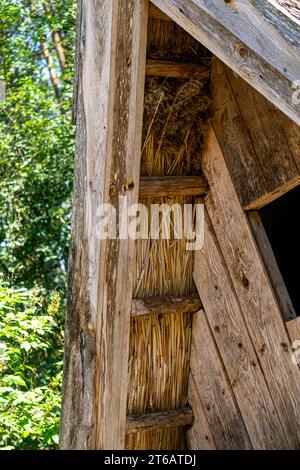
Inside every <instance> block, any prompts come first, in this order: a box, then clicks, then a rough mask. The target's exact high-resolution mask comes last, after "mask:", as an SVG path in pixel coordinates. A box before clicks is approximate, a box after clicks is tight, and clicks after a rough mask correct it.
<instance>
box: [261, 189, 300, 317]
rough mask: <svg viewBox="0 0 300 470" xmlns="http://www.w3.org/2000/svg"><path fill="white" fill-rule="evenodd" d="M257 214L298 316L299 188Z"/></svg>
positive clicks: (299, 269) (299, 291) (299, 303)
mask: <svg viewBox="0 0 300 470" xmlns="http://www.w3.org/2000/svg"><path fill="white" fill-rule="evenodd" d="M259 212H260V216H261V219H262V222H263V224H264V227H265V230H266V232H267V235H268V237H269V240H270V243H271V246H272V248H273V252H274V255H275V257H276V260H277V264H278V267H279V269H280V271H281V274H282V277H283V279H284V282H285V285H286V288H287V290H288V292H289V295H290V298H291V301H292V303H293V306H294V309H295V311H296V314H297V316H300V223H299V218H300V186H298V187H297V188H295V189H293V190H291V191H289V192H288V193H286V194H285V195H283V196H281V197H280V198H279V199H277V200H276V201H274V202H272V203H271V204H268V205H267V206H266V207H264V208H262V209H261V210H260V211H259Z"/></svg>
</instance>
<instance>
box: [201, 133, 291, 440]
mask: <svg viewBox="0 0 300 470" xmlns="http://www.w3.org/2000/svg"><path fill="white" fill-rule="evenodd" d="M203 172H204V174H205V176H206V177H207V180H208V182H209V185H210V188H211V190H210V192H209V194H208V195H207V198H206V207H207V209H208V212H209V215H210V218H211V220H212V224H213V228H214V231H215V233H216V236H217V239H218V242H219V244H220V248H221V251H222V253H223V256H224V260H225V262H226V265H227V267H228V271H229V274H230V278H231V280H232V283H233V286H234V289H235V291H236V293H237V296H238V299H239V303H240V306H241V309H242V311H243V314H244V318H245V322H246V325H247V328H248V331H249V334H250V336H251V339H252V342H253V346H254V348H255V351H256V354H257V356H258V358H259V362H260V365H261V367H262V370H263V373H264V376H265V380H266V382H267V385H268V388H269V391H270V393H271V396H272V398H273V401H274V404H275V407H276V410H277V413H278V416H279V417H280V420H281V423H282V427H283V429H284V432H285V435H286V438H287V440H288V442H289V445H290V446H292V447H293V448H295V449H296V448H299V445H300V429H299V422H300V407H299V396H300V374H299V369H298V368H295V367H294V365H293V364H292V361H291V352H292V350H291V345H290V339H289V337H288V335H287V331H286V328H285V325H284V321H283V319H282V316H281V312H280V309H279V306H278V303H277V300H276V298H275V295H274V291H273V289H272V286H271V283H270V280H269V278H268V276H267V273H266V271H265V268H264V266H263V262H262V259H261V257H260V255H259V252H258V249H257V246H256V243H255V241H254V238H253V235H252V232H251V229H250V226H249V223H248V220H247V217H246V214H245V213H244V212H243V210H242V208H241V205H240V203H239V201H238V198H237V194H236V192H235V189H234V187H233V184H232V181H231V178H230V175H229V172H228V169H227V166H226V163H225V160H224V157H223V155H222V152H221V149H220V146H219V143H218V141H217V138H216V136H215V133H214V131H213V129H212V128H210V129H209V132H208V135H207V149H206V152H205V155H204V158H203ZM202 300H203V299H202Z"/></svg>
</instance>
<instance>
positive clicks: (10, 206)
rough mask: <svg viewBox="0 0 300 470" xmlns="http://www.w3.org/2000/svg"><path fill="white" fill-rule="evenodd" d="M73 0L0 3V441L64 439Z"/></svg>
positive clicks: (10, 444) (12, 444) (25, 445)
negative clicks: (61, 423) (62, 397)
mask: <svg viewBox="0 0 300 470" xmlns="http://www.w3.org/2000/svg"><path fill="white" fill-rule="evenodd" d="M75 17H76V0H1V1H0V272H1V278H0V281H1V282H0V328H1V331H0V414H1V423H0V448H16V449H18V448H20V449H34V448H39V449H42V448H55V447H56V446H57V441H58V426H59V413H60V390H61V375H62V374H61V369H62V342H63V322H64V309H65V302H64V299H65V292H66V273H67V257H68V244H69V229H70V222H71V195H72V179H73V148H74V134H75V129H74V126H72V123H71V119H72V111H71V106H72V104H71V101H72V86H73V61H74V44H75Z"/></svg>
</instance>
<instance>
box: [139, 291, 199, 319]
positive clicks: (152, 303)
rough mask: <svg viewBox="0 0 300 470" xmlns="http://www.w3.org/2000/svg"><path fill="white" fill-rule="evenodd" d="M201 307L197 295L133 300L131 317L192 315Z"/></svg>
mask: <svg viewBox="0 0 300 470" xmlns="http://www.w3.org/2000/svg"><path fill="white" fill-rule="evenodd" d="M201 307H202V303H201V300H200V299H199V296H198V295H193V296H190V297H166V296H165V297H150V298H148V299H133V300H132V306H131V316H132V317H140V316H144V315H168V314H174V315H175V314H176V313H187V314H193V313H197V312H199V310H200V308H201Z"/></svg>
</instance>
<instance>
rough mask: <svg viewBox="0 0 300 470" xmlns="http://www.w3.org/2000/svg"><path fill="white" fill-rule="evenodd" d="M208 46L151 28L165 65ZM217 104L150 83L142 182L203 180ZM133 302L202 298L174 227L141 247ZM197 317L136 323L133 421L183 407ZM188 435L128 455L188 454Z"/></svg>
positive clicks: (146, 437)
mask: <svg viewBox="0 0 300 470" xmlns="http://www.w3.org/2000/svg"><path fill="white" fill-rule="evenodd" d="M201 48H202V46H200V45H198V43H197V42H196V41H195V40H194V39H193V38H191V37H190V36H189V35H187V34H186V33H185V32H183V31H182V30H181V29H180V28H179V27H178V26H176V25H174V24H173V23H171V22H163V21H162V22H160V21H158V22H153V21H151V20H150V25H149V44H148V57H149V58H155V57H156V58H162V59H165V60H176V59H178V60H180V61H184V60H187V61H188V60H191V57H192V60H193V61H195V62H201V61H205V63H208V61H209V57H208V54H205V58H204V59H203V54H202V53H201V51H203V48H202V49H201ZM209 104H210V99H209V93H208V86H207V83H203V81H200V80H198V79H197V76H195V77H194V78H193V79H191V80H178V79H163V78H147V80H146V91H145V111H144V139H143V141H144V144H143V148H142V161H141V175H142V176H164V175H169V176H171V175H176V176H180V175H192V174H201V152H202V147H203V133H204V128H205V122H206V121H207V109H208V107H209ZM140 202H143V203H144V204H145V205H146V206H147V208H148V213H150V212H149V211H150V205H151V204H154V203H156V204H161V203H164V204H169V205H170V204H174V203H176V204H180V205H181V206H183V204H186V203H188V204H192V203H193V202H194V200H193V198H192V197H180V195H179V196H178V197H177V198H172V199H170V198H164V199H163V198H149V199H147V200H144V201H140ZM136 248H137V249H136V273H135V288H134V292H133V297H138V298H148V297H151V296H160V295H162V296H166V295H169V296H179V295H189V294H192V293H194V292H195V286H194V283H193V276H192V273H193V252H187V251H186V240H177V239H176V237H175V233H174V227H172V226H171V238H170V240H162V239H161V238H160V239H158V240H151V239H147V240H137V245H136ZM191 327H192V316H191V315H188V314H184V313H181V312H178V314H176V315H174V314H173V315H172V314H167V315H163V316H161V315H155V314H154V315H151V316H149V317H147V316H146V317H136V318H133V319H132V320H131V330H130V355H129V390H128V402H127V413H128V414H133V413H134V414H135V413H145V412H147V411H161V410H168V409H174V408H180V407H183V406H184V405H185V404H186V401H187V384H188V375H189V359H190V345H191ZM184 447H185V430H184V429H165V430H158V431H155V432H144V433H138V434H131V435H129V436H127V438H126V448H128V449H158V450H159V449H164V450H167V449H170V450H172V449H183V448H184Z"/></svg>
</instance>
